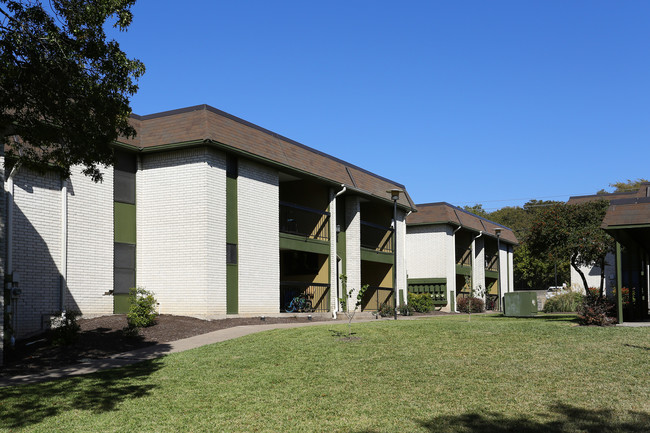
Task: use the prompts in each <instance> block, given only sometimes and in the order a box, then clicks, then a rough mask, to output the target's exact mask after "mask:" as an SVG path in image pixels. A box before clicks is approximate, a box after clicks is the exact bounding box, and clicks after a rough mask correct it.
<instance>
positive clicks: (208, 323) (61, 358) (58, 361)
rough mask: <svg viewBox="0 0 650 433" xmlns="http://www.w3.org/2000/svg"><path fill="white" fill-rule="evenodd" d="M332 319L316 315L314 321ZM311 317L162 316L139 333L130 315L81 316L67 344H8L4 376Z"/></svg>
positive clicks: (40, 340)
mask: <svg viewBox="0 0 650 433" xmlns="http://www.w3.org/2000/svg"><path fill="white" fill-rule="evenodd" d="M318 320H328V319H325V318H320V317H317V316H314V317H313V318H312V321H318ZM307 321H309V319H308V318H307V317H297V316H291V317H266V318H265V320H264V321H262V320H261V319H260V318H259V317H250V318H228V319H220V320H201V319H196V318H193V317H185V316H171V315H165V314H163V315H161V316H158V318H157V320H156V324H155V325H153V326H150V327H148V328H143V329H141V330H140V333H139V334H138V335H136V336H132V335H129V333H128V332H125V328H126V326H127V323H126V315H124V314H115V315H111V316H102V317H96V318H93V319H80V320H79V321H78V323H79V325H80V326H81V331H80V332H79V336H78V338H77V340H76V341H75V342H74V343H72V344H69V345H66V346H57V345H54V344H53V343H52V336H51V335H49V334H47V333H46V334H42V335H39V336H37V337H33V338H30V339H26V340H22V341H19V342H17V343H16V346H15V347H14V348H13V349H10V348H8V347H6V346H5V360H4V365H3V366H2V367H0V376H16V375H22V374H35V373H40V372H43V371H45V370H49V369H52V368H58V367H65V366H68V365H73V364H77V363H79V362H83V361H84V360H88V359H101V358H106V357H109V356H111V355H115V354H117V353H122V352H127V351H130V350H135V349H140V348H144V347H147V346H151V345H153V344H157V343H168V342H170V341H176V340H181V339H183V338H188V337H193V336H195V335H201V334H205V333H207V332H212V331H217V330H219V329H225V328H232V327H234V326H242V325H259V324H260V323H300V322H307Z"/></svg>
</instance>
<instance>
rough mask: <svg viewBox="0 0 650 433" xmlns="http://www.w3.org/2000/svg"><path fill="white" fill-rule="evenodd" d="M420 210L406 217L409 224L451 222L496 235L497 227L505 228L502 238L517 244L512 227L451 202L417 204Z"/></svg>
mask: <svg viewBox="0 0 650 433" xmlns="http://www.w3.org/2000/svg"><path fill="white" fill-rule="evenodd" d="M416 206H417V209H418V212H417V213H413V214H411V215H409V216H408V218H407V219H406V224H407V225H422V224H451V225H455V226H462V227H464V228H467V229H470V230H473V231H476V232H480V231H482V232H483V233H485V234H486V235H489V236H493V237H496V232H495V230H494V229H495V228H497V227H500V228H501V229H503V231H502V232H501V239H502V240H503V241H505V242H509V243H512V244H517V243H518V241H517V238H516V237H515V234H514V233H513V232H512V230H511V229H509V228H508V227H505V226H502V225H501V224H497V223H495V222H494V221H490V220H487V219H485V218H482V217H480V216H478V215H474V214H473V213H470V212H467V211H466V210H464V209H461V208H459V207H456V206H453V205H451V204H449V203H445V202H439V203H425V204H418V205H416Z"/></svg>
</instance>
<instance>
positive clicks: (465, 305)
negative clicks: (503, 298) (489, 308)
mask: <svg viewBox="0 0 650 433" xmlns="http://www.w3.org/2000/svg"><path fill="white" fill-rule="evenodd" d="M470 299H471V301H472V311H471V312H472V313H482V312H483V311H485V303H484V302H483V299H480V298H474V297H471V298H470V297H462V296H459V297H458V298H457V299H456V306H457V308H458V311H459V312H461V313H470V311H469V305H470Z"/></svg>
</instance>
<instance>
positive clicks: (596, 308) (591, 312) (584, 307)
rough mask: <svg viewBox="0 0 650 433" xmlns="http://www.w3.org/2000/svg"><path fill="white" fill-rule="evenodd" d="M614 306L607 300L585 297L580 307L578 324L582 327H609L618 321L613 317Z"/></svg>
mask: <svg viewBox="0 0 650 433" xmlns="http://www.w3.org/2000/svg"><path fill="white" fill-rule="evenodd" d="M613 310H614V304H613V303H611V302H609V301H608V300H607V299H605V298H601V297H594V296H585V297H584V300H583V301H582V304H580V306H579V307H578V322H579V323H580V324H581V325H597V326H608V325H614V324H615V323H616V322H617V321H616V318H615V317H611V316H612V312H613Z"/></svg>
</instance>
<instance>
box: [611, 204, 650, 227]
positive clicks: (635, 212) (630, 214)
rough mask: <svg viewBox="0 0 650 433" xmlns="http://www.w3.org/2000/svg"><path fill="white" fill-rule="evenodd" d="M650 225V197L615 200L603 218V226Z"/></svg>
mask: <svg viewBox="0 0 650 433" xmlns="http://www.w3.org/2000/svg"><path fill="white" fill-rule="evenodd" d="M630 225H650V197H635V198H632V199H624V200H613V201H612V202H611V204H610V206H609V208H608V209H607V214H606V215H605V218H604V219H603V224H602V227H603V228H611V227H614V226H630Z"/></svg>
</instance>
